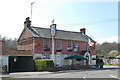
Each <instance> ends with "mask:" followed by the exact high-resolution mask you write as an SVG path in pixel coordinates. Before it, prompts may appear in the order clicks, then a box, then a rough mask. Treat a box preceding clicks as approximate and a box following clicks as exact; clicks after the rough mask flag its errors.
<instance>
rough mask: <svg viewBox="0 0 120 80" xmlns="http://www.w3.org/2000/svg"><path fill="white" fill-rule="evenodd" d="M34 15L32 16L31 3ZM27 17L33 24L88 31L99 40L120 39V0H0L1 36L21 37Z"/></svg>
mask: <svg viewBox="0 0 120 80" xmlns="http://www.w3.org/2000/svg"><path fill="white" fill-rule="evenodd" d="M32 2H35V3H34V4H33V5H32V17H31V3H32ZM26 17H30V18H32V26H35V27H43V28H50V25H51V22H52V20H53V19H54V22H55V23H56V24H57V29H60V30H67V31H76V32H79V31H80V28H86V34H87V35H88V36H90V37H92V38H93V39H94V40H95V41H96V42H97V43H103V42H106V41H107V42H118V0H84V1H82V0H0V35H1V36H2V37H4V36H6V37H7V38H13V39H14V38H19V36H20V34H21V32H22V30H23V29H24V21H25V18H26Z"/></svg>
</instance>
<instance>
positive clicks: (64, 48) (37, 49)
mask: <svg viewBox="0 0 120 80" xmlns="http://www.w3.org/2000/svg"><path fill="white" fill-rule="evenodd" d="M40 41H41V45H42V46H41V47H35V53H46V54H50V53H52V41H51V40H50V51H44V50H43V44H42V43H43V42H44V41H43V40H42V39H41V40H39V42H40ZM73 44H79V45H80V46H79V48H80V50H81V51H82V50H86V43H85V42H81V41H73ZM67 46H68V41H67V40H62V51H56V40H55V44H54V47H55V48H54V51H55V53H57V52H62V53H63V54H79V53H76V52H74V50H73V51H68V50H67ZM73 47H74V46H73Z"/></svg>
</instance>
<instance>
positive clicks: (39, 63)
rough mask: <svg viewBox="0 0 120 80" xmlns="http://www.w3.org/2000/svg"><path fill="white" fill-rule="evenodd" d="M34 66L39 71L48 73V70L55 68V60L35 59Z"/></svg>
mask: <svg viewBox="0 0 120 80" xmlns="http://www.w3.org/2000/svg"><path fill="white" fill-rule="evenodd" d="M34 65H35V70H37V71H46V70H47V69H48V68H51V67H53V66H54V64H53V60H51V59H35V60H34Z"/></svg>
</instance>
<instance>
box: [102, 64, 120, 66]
mask: <svg viewBox="0 0 120 80" xmlns="http://www.w3.org/2000/svg"><path fill="white" fill-rule="evenodd" d="M104 65H111V66H118V65H119V64H104Z"/></svg>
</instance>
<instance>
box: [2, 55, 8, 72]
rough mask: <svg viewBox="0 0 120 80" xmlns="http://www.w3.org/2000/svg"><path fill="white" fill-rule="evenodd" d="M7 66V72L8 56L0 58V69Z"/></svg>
mask: <svg viewBox="0 0 120 80" xmlns="http://www.w3.org/2000/svg"><path fill="white" fill-rule="evenodd" d="M5 65H7V71H8V70H9V56H6V55H3V56H0V67H3V66H5Z"/></svg>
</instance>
